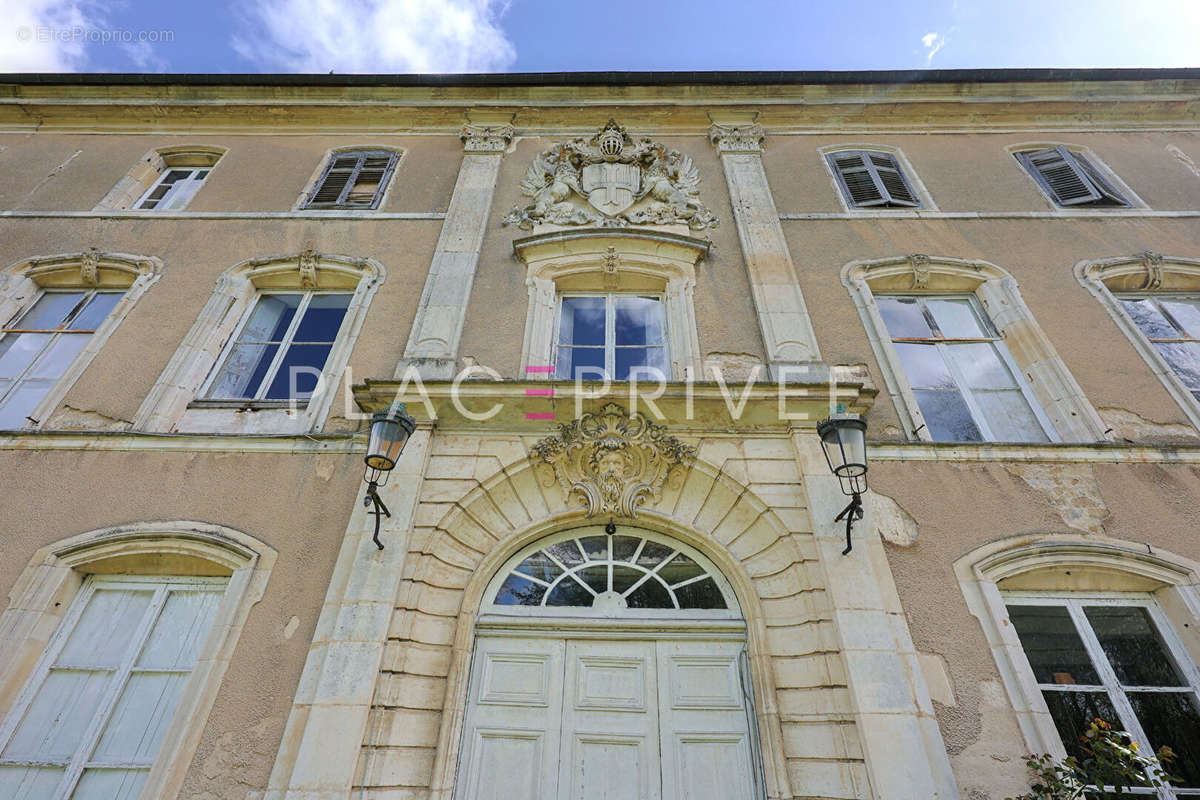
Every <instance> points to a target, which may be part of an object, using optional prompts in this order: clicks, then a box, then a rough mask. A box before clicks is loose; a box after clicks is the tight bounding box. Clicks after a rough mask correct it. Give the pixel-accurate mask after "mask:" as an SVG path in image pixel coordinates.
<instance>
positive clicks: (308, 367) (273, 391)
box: [266, 344, 333, 400]
mask: <svg viewBox="0 0 1200 800" xmlns="http://www.w3.org/2000/svg"><path fill="white" fill-rule="evenodd" d="M332 348H333V345H329V344H294V345H292V346H291V347H289V348H288V349H287V352H286V353H284V354H283V360H282V361H281V362H279V371H278V372H276V373H275V377H274V379H272V381H271V386H270V388H268V389H267V394H266V397H267V398H268V399H271V400H288V399H297V400H305V399H307V398H309V397H311V396H312V393H313V391H315V390H316V388H317V378H319V377H320V375H321V370H322V369H324V367H325V361H326V359H328V358H329V351H330V350H331V349H332ZM293 388H294V389H295V391H293Z"/></svg>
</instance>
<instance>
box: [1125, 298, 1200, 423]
mask: <svg viewBox="0 0 1200 800" xmlns="http://www.w3.org/2000/svg"><path fill="white" fill-rule="evenodd" d="M1120 301H1121V306H1122V307H1123V308H1124V309H1125V313H1127V314H1128V315H1129V317H1130V319H1132V320H1133V321H1134V324H1136V325H1137V326H1138V329H1139V330H1141V332H1142V335H1144V336H1145V337H1146V338H1147V339H1148V340H1149V341H1150V343H1151V344H1153V345H1154V349H1155V350H1157V351H1158V353H1159V355H1161V356H1162V357H1163V360H1165V361H1166V362H1167V364H1168V365H1169V366H1170V367H1171V370H1172V371H1173V372H1174V373H1175V376H1176V377H1177V378H1179V380H1180V382H1181V383H1182V384H1183V385H1184V386H1185V387H1186V388H1187V390H1188V391H1189V392H1191V393H1192V396H1193V397H1195V398H1196V399H1197V400H1200V297H1186V296H1183V295H1150V296H1147V297H1132V296H1122V297H1121V298H1120Z"/></svg>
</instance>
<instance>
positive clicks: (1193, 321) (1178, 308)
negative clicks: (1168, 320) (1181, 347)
mask: <svg viewBox="0 0 1200 800" xmlns="http://www.w3.org/2000/svg"><path fill="white" fill-rule="evenodd" d="M1158 302H1159V303H1161V304H1162V307H1163V308H1165V309H1166V311H1167V313H1168V314H1170V315H1171V316H1172V317H1174V318H1175V321H1176V322H1178V323H1179V324H1180V325H1182V326H1183V330H1184V332H1185V333H1187V335H1188V336H1192V337H1197V338H1200V301H1198V300H1190V299H1189V300H1184V299H1178V300H1174V299H1172V300H1167V299H1165V298H1163V299H1160V300H1159V301H1158Z"/></svg>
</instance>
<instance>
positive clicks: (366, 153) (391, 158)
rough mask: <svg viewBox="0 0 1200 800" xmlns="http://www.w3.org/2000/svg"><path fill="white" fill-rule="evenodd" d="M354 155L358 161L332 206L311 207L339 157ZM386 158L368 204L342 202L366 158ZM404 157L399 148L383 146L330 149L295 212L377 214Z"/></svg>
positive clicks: (322, 204) (329, 204)
mask: <svg viewBox="0 0 1200 800" xmlns="http://www.w3.org/2000/svg"><path fill="white" fill-rule="evenodd" d="M354 153H356V154H357V156H358V160H357V162H356V163H355V165H354V168H353V172H352V173H351V174H350V178H349V180H347V181H346V185H345V186H343V187H342V190H341V192H339V193H338V199H337V201H335V202H332V203H321V204H319V205H318V204H314V203H315V198H316V196H317V193H318V192H320V191H321V187H322V186H323V185H324V183H325V180H326V179H327V178H328V177H329V173H330V172H331V171H332V170H333V167H334V164H336V163H337V160H338V159H339V158H342V157H344V156H348V155H350V154H354ZM385 155H386V156H387V157H388V165H387V167H386V168H385V169H384V172H383V176H382V177H381V178H380V181H379V185H378V187H377V188H376V189H375V195H374V197H372V199H371V203H370V204H369V205H347V204H346V202H345V200H346V197H347V196H348V195H349V193H350V191H351V190H352V189H353V188H354V185H355V180H356V179H357V177H358V175H359V173H360V172H361V171H362V168H363V164H364V163H365V161H366V159H367V158H370V157H372V156H385ZM403 158H404V151H403V150H400V149H399V148H393V147H386V146H378V145H376V146H370V147H340V148H337V149H335V150H330V151H329V152H328V153H326V155H325V158H324V160H323V161H322V162H321V164H320V166H319V168H318V171H317V173H316V175H315V176H314V178H313V179H312V180H310V181H309V185H308V186H307V187H306V188H305V190H304V192H303V193H301V195H300V199H299V200H298V201H297V203H296V207H295V210H296V211H342V212H345V211H378V210H379V209H380V207H382V206H383V205H384V203H385V202H386V200H387V198H388V195H389V194H390V193H391V188H392V183H393V180H394V179H395V176H396V173H397V172H398V171H399V167H400V161H401V160H402V159H403Z"/></svg>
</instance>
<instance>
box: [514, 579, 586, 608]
mask: <svg viewBox="0 0 1200 800" xmlns="http://www.w3.org/2000/svg"><path fill="white" fill-rule="evenodd" d="M567 580H570V578H568V579H567ZM545 593H546V587H545V586H542V585H541V584H540V583H534V582H533V581H531V580H528V579H526V578H522V577H521V576H520V575H509V576H508V579H507V580H505V581H504V585H503V586H501V587H500V591H498V592H496V605H498V606H536V605H538V604H540V603H541V602H542V595H544V594H545Z"/></svg>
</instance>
